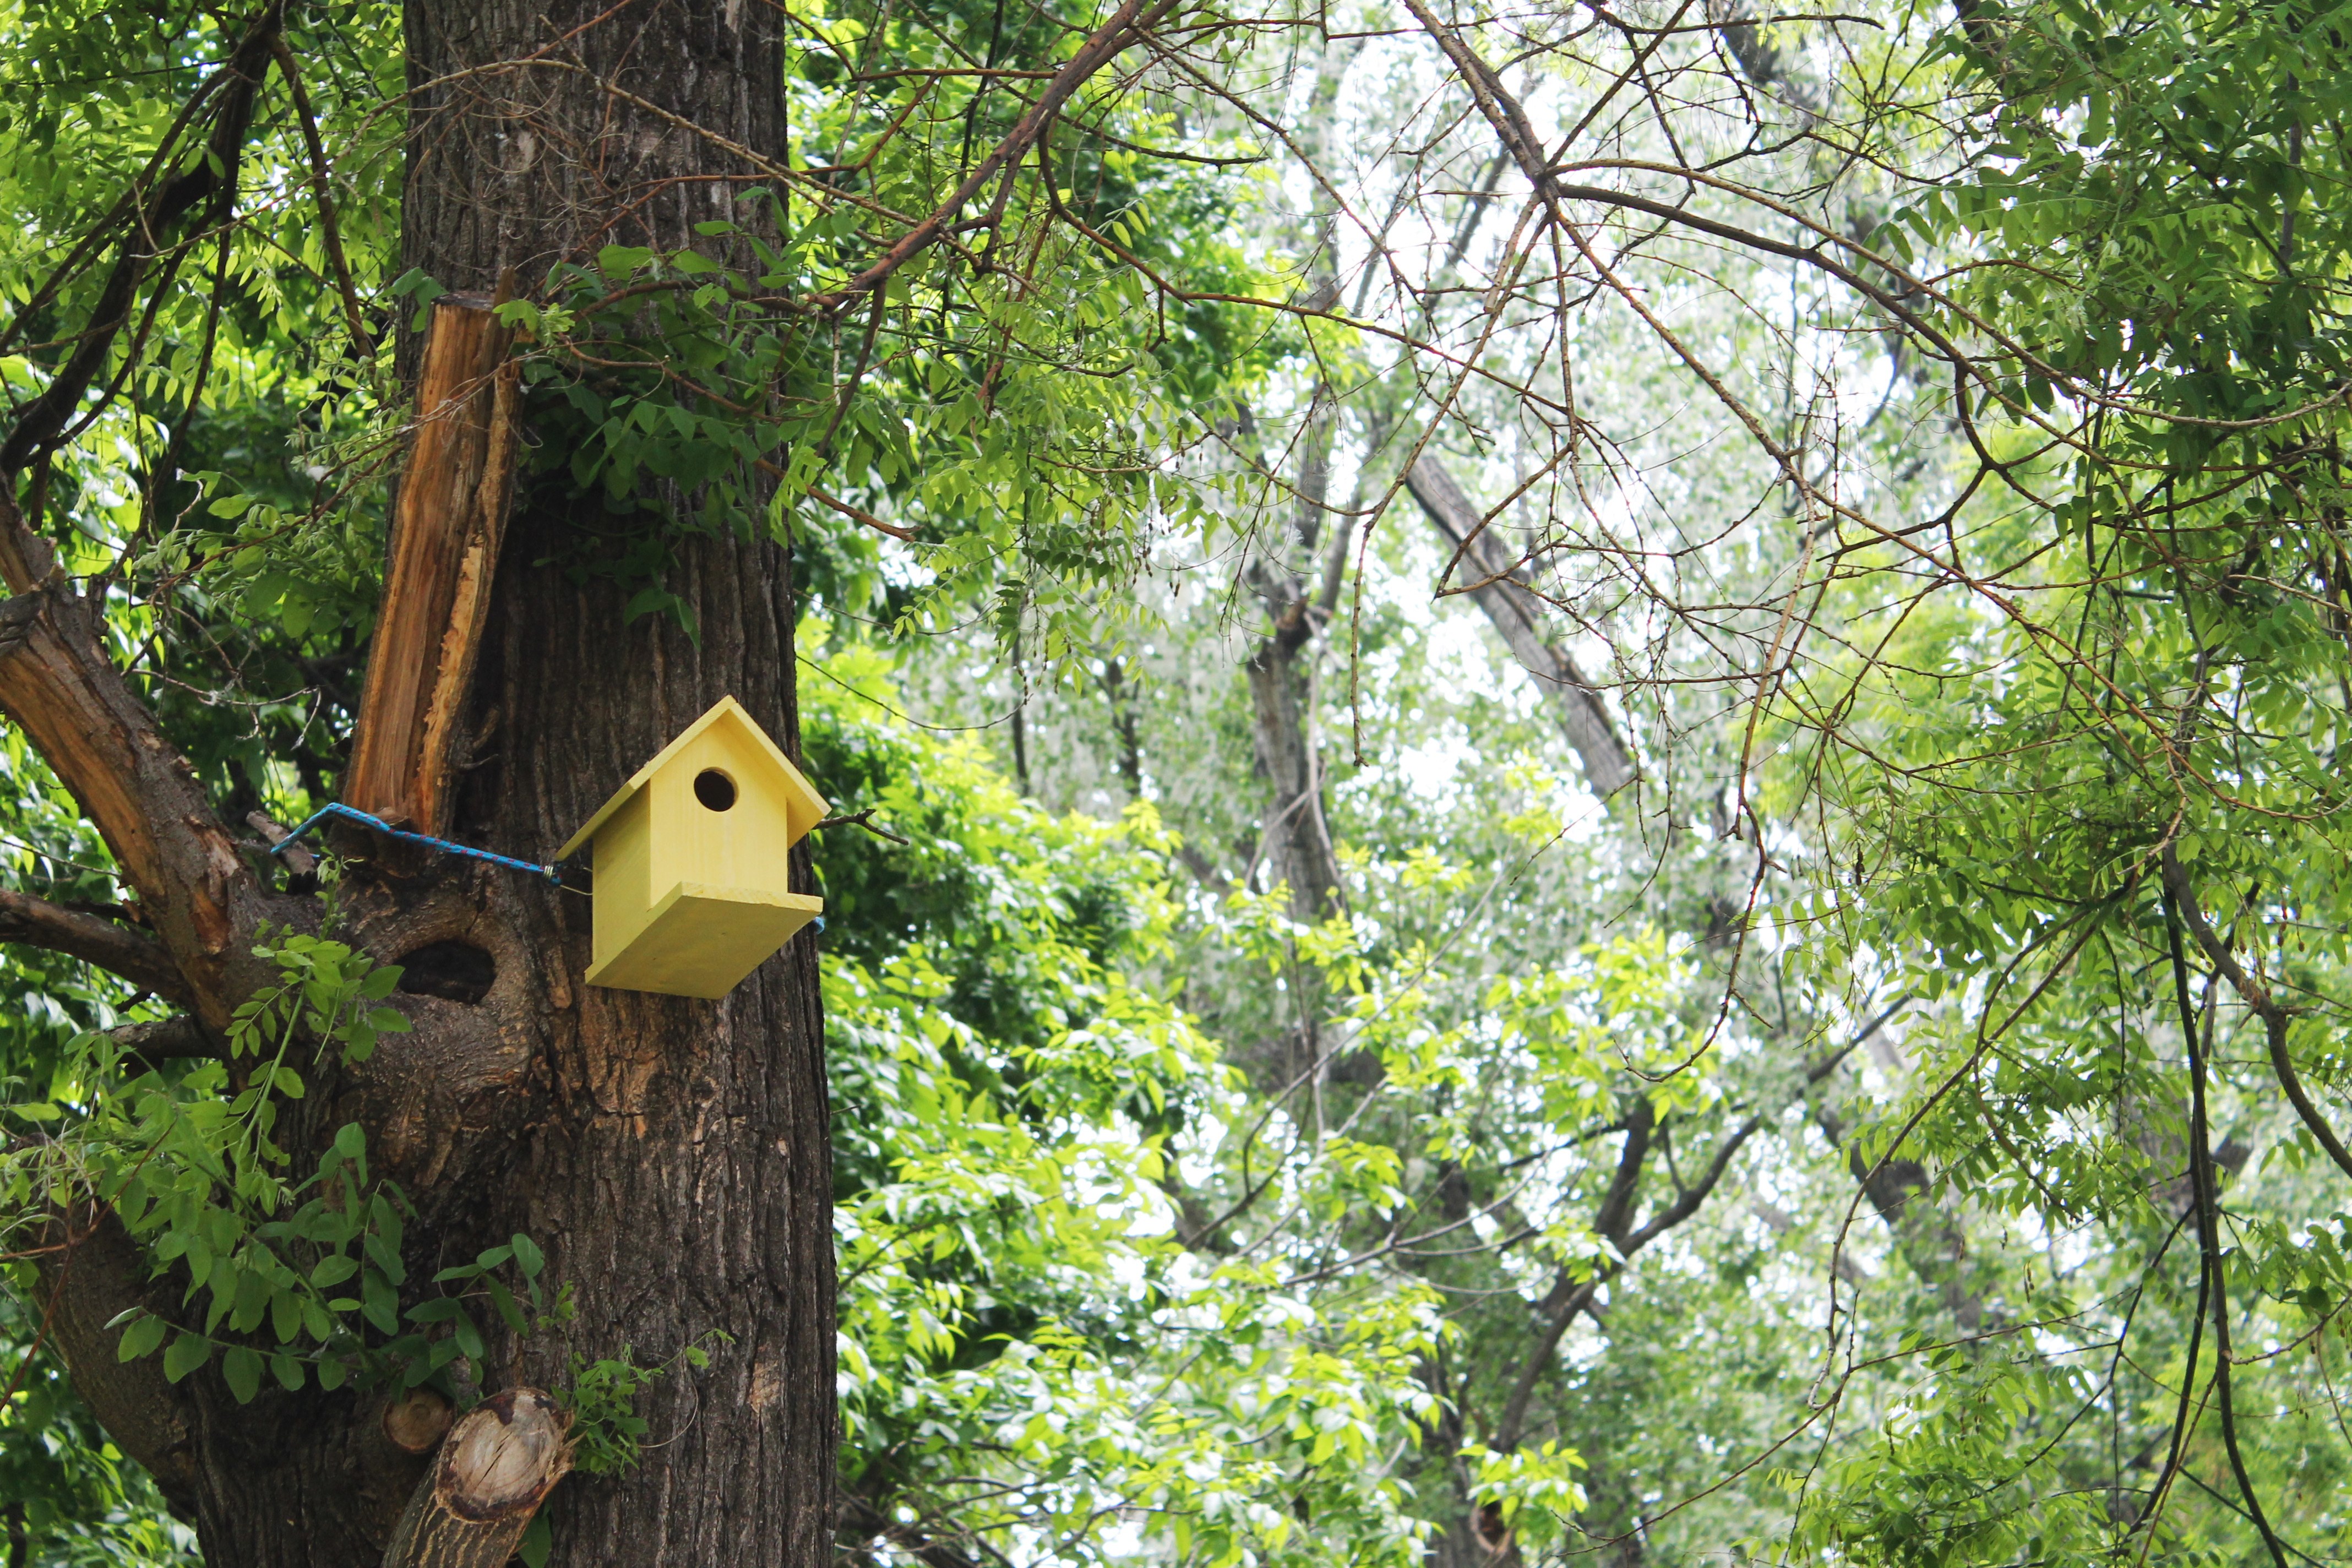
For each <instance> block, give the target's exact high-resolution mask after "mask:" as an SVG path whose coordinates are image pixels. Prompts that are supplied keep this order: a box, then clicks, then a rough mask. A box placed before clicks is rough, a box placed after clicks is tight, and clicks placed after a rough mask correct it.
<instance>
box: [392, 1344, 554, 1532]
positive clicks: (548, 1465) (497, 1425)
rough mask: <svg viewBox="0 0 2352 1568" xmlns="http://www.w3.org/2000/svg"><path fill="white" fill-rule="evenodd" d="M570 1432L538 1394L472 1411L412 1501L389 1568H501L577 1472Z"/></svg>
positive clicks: (516, 1395) (516, 1391)
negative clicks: (568, 1474) (559, 1485)
mask: <svg viewBox="0 0 2352 1568" xmlns="http://www.w3.org/2000/svg"><path fill="white" fill-rule="evenodd" d="M387 1415H389V1412H387ZM563 1433H564V1420H563V1412H562V1409H561V1408H560V1407H558V1406H557V1405H556V1403H555V1401H554V1400H553V1399H552V1398H551V1397H549V1396H548V1395H547V1394H542V1393H541V1392H540V1391H539V1390H538V1389H536V1388H509V1389H508V1390H507V1391H506V1392H505V1393H503V1394H494V1395H492V1396H491V1397H490V1398H489V1399H488V1400H485V1401H484V1402H483V1403H482V1404H480V1405H476V1406H475V1407H474V1408H473V1409H472V1410H470V1411H467V1413H466V1414H465V1415H463V1416H461V1417H460V1418H459V1419H458V1421H457V1425H455V1426H452V1427H450V1428H449V1435H448V1436H447V1437H446V1438H444V1439H443V1440H442V1444H441V1452H440V1455H439V1456H438V1457H437V1458H435V1460H434V1461H433V1468H432V1471H431V1473H429V1474H428V1475H426V1476H425V1479H424V1480H423V1481H421V1482H419V1483H418V1485H417V1488H416V1490H415V1494H414V1495H412V1496H411V1497H410V1498H409V1500H408V1508H407V1510H406V1511H405V1512H404V1513H403V1514H402V1515H401V1516H400V1524H399V1526H398V1527H397V1528H396V1529H395V1530H394V1531H393V1536H392V1544H391V1545H390V1546H388V1547H386V1548H385V1549H384V1553H383V1568H499V1565H500V1564H502V1563H505V1562H506V1561H507V1559H508V1558H509V1557H512V1556H513V1555H514V1552H515V1548H516V1547H517V1546H519V1545H520V1544H521V1542H522V1535H523V1531H525V1530H528V1529H529V1528H530V1521H531V1516H532V1515H534V1514H536V1513H537V1512H538V1511H539V1505H540V1504H541V1502H543V1501H545V1500H546V1499H547V1494H548V1493H549V1492H550V1491H551V1490H553V1489H554V1487H555V1483H556V1482H558V1481H560V1480H562V1479H563V1475H564V1472H565V1471H567V1470H569V1469H570V1468H572V1446H571V1445H570V1444H569V1443H567V1442H565V1441H564V1436H563Z"/></svg>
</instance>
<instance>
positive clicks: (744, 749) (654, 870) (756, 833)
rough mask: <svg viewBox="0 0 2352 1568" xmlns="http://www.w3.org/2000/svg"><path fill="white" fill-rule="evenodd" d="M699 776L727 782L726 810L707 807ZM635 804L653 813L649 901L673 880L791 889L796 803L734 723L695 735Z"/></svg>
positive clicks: (776, 890) (761, 748)
mask: <svg viewBox="0 0 2352 1568" xmlns="http://www.w3.org/2000/svg"><path fill="white" fill-rule="evenodd" d="M704 773H717V774H719V776H720V777H721V778H723V779H724V780H726V782H727V785H728V787H729V788H730V789H731V790H732V791H733V792H734V804H733V805H730V806H729V807H727V808H726V809H725V810H723V811H718V810H713V809H711V807H710V806H709V805H705V804H704V803H703V801H702V799H701V798H700V797H698V795H697V794H696V789H695V785H696V781H697V780H698V779H700V778H701V777H702V775H703V774H704ZM638 802H644V803H646V805H647V806H648V807H649V808H650V810H651V813H652V830H653V832H652V844H651V850H652V859H651V863H650V864H649V865H648V867H647V870H648V871H649V873H650V885H649V886H648V888H647V889H646V890H647V892H648V893H649V894H650V895H651V896H652V897H655V898H659V897H660V896H661V895H662V894H663V893H665V892H667V890H668V889H670V888H671V887H672V886H674V885H676V884H677V883H679V882H700V883H703V884H706V885H708V886H710V887H717V888H741V889H745V890H746V891H751V892H760V893H786V892H790V891H791V890H792V875H791V864H792V861H791V856H792V847H793V842H794V841H795V839H796V838H797V837H798V835H796V834H794V833H793V804H794V803H793V800H792V798H791V797H790V796H789V795H787V794H786V793H785V788H784V783H783V780H782V779H781V778H780V777H778V775H777V772H776V764H775V762H774V760H773V759H772V757H770V756H769V755H768V754H767V752H766V749H765V748H764V746H762V744H761V742H760V741H759V740H758V739H757V738H755V737H753V736H751V735H747V734H745V733H743V731H742V730H741V729H740V728H739V727H738V726H737V725H735V724H733V723H729V722H726V721H721V722H719V723H716V724H713V725H711V726H710V727H709V729H707V730H705V731H702V733H700V734H699V735H697V736H695V737H694V739H693V740H692V741H690V742H688V743H687V744H686V745H685V746H684V747H682V748H681V749H680V750H679V752H678V753H677V755H676V756H674V757H672V758H670V759H669V760H668V762H667V763H664V764H663V766H662V767H661V768H660V769H659V770H658V771H656V773H655V774H654V776H653V777H652V778H651V779H649V780H648V781H646V787H645V788H644V789H642V790H640V791H638V792H637V799H636V800H635V801H632V802H630V803H629V804H630V805H632V806H634V805H637V804H638ZM806 830H807V829H806V826H805V825H803V829H802V831H803V832H805V831H806ZM599 852H600V853H601V852H602V851H601V849H600V851H599Z"/></svg>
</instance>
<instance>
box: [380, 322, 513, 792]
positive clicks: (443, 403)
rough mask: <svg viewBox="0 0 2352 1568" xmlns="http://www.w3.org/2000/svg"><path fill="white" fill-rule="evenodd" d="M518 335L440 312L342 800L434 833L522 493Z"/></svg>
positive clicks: (430, 334) (428, 344) (421, 385)
mask: <svg viewBox="0 0 2352 1568" xmlns="http://www.w3.org/2000/svg"><path fill="white" fill-rule="evenodd" d="M511 336H512V334H510V333H509V331H507V330H506V329H505V328H504V327H501V326H500V325H499V323H498V319H497V317H496V316H495V315H494V314H493V313H492V310H491V308H490V307H489V306H488V305H487V304H485V303H483V302H482V301H480V300H479V299H478V298H477V299H474V300H461V299H457V298H445V299H442V300H438V301H436V303H435V305H434V307H433V319H432V322H431V324H430V326H429V327H428V329H427V331H426V335H425V354H424V367H423V369H422V371H421V372H420V373H419V374H418V376H417V385H416V410H417V419H416V434H415V443H414V445H413V446H412V447H410V450H409V458H408V468H407V471H406V472H405V473H404V475H403V476H402V479H401V483H400V501H399V505H398V506H397V507H396V508H395V509H394V515H393V530H392V563H391V570H390V572H389V574H387V576H386V579H385V583H384V593H383V613H382V615H381V616H380V617H379V618H378V620H377V623H376V632H375V646H374V648H373V650H372V652H371V653H370V655H369V657H368V672H367V687H366V689H365V691H364V692H363V693H362V697H361V700H360V716H359V723H358V726H357V735H356V738H355V739H354V741H353V742H352V765H351V771H350V773H349V775H348V782H347V783H346V784H345V786H344V792H343V802H344V804H345V805H352V806H356V807H358V808H359V809H360V810H362V811H364V812H368V813H371V814H373V815H374V816H381V817H383V819H384V820H386V821H387V822H395V823H400V824H402V825H404V826H411V827H415V828H417V829H420V830H422V831H424V832H426V833H438V832H441V831H442V830H443V829H444V828H446V826H448V820H447V819H448V815H449V793H448V783H449V773H450V763H451V756H450V751H451V745H452V742H454V741H455V739H456V736H457V725H458V721H459V719H460V718H461V717H462V714H463V710H464V706H465V699H466V690H467V686H468V685H469V684H470V683H471V681H472V679H473V674H474V663H475V659H476V657H477V655H478V653H479V652H480V649H481V643H482V625H483V618H484V616H486V615H487V614H488V609H489V603H490V578H491V574H493V573H494V572H495V571H496V569H497V566H498V559H499V545H500V543H502V542H504V540H505V537H506V523H507V511H508V508H509V504H510V502H511V501H512V500H513V493H514V474H515V456H516V448H517V441H518V437H519V434H520V426H519V420H518V413H519V407H520V401H521V391H522V388H521V379H520V370H521V367H520V365H519V364H517V363H515V362H514V361H513V360H511V359H509V357H508V353H507V351H508V347H509V341H510V339H511Z"/></svg>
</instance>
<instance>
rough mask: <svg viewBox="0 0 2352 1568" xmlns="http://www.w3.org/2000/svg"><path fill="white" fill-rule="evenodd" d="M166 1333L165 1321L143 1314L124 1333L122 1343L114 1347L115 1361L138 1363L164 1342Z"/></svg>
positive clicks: (150, 1313) (148, 1313) (146, 1313)
mask: <svg viewBox="0 0 2352 1568" xmlns="http://www.w3.org/2000/svg"><path fill="white" fill-rule="evenodd" d="M164 1332H165V1324H164V1322H163V1319H161V1318H159V1317H156V1316H155V1315H154V1314H153V1313H152V1312H142V1313H141V1314H140V1315H139V1316H138V1317H136V1318H133V1319H132V1320H131V1325H130V1326H129V1327H128V1328H126V1329H124V1330H123V1331H122V1340H121V1343H119V1344H117V1345H116V1346H115V1347H114V1358H115V1360H117V1361H137V1360H138V1359H139V1358H140V1357H141V1356H143V1355H148V1354H151V1353H152V1352H153V1351H154V1349H155V1347H156V1346H157V1345H160V1344H162V1343H163V1335H164Z"/></svg>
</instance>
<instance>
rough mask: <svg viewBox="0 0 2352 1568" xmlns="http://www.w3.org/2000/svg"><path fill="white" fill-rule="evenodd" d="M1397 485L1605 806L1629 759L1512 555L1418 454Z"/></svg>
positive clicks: (1449, 480)
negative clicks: (1454, 555)
mask: <svg viewBox="0 0 2352 1568" xmlns="http://www.w3.org/2000/svg"><path fill="white" fill-rule="evenodd" d="M1405 485H1406V488H1407V489H1411V490H1412V499H1413V500H1416V501H1419V502H1420V503H1421V509H1422V511H1423V513H1424V514H1426V515H1427V517H1428V518H1429V521H1430V524H1431V526H1432V527H1433V528H1434V529H1435V530H1436V531H1437V535H1438V537H1439V538H1440V539H1442V540H1444V542H1445V545H1446V549H1447V551H1448V552H1453V551H1456V550H1459V551H1461V552H1462V561H1461V564H1460V565H1458V566H1457V567H1456V568H1455V569H1454V581H1455V582H1456V583H1460V584H1475V586H1473V587H1472V588H1471V590H1470V597H1471V599H1472V600H1473V601H1475V603H1476V605H1477V606H1478V608H1479V609H1480V610H1482V611H1484V612H1485V613H1486V619H1487V621H1488V623H1489V624H1490V625H1492V626H1494V628H1495V630H1496V633H1498V634H1499V635H1500V636H1501V637H1502V639H1503V643H1504V646H1505V647H1508V648H1509V649H1510V650H1511V657H1512V658H1516V659H1517V660H1518V661H1519V666H1520V668H1523V669H1525V670H1526V671H1527V672H1528V674H1529V675H1531V676H1533V677H1535V681H1536V685H1537V687H1538V689H1540V690H1541V691H1542V692H1543V696H1544V706H1545V707H1547V708H1548V709H1549V710H1551V715H1552V718H1553V719H1554V720H1555V721H1557V722H1558V723H1559V729H1560V733H1561V734H1563V735H1565V736H1567V737H1568V743H1569V744H1570V746H1573V747H1574V748H1575V749H1576V754H1577V756H1578V757H1579V758H1580V759H1581V760H1582V761H1583V763H1584V781H1585V783H1586V784H1590V785H1591V787H1592V793H1593V794H1595V795H1599V796H1601V798H1602V799H1603V800H1606V799H1607V798H1608V797H1609V796H1611V795H1614V794H1616V793H1617V792H1618V791H1619V790H1621V789H1623V788H1624V787H1625V786H1626V785H1627V784H1631V783H1633V777H1634V766H1633V754H1632V753H1631V752H1628V751H1627V750H1626V749H1625V743H1624V742H1622V741H1621V740H1619V739H1618V737H1617V729H1616V726H1615V725H1614V724H1612V723H1611V722H1610V719H1609V710H1608V709H1607V708H1605V707H1603V706H1602V705H1601V694H1600V692H1599V691H1597V690H1595V689H1593V685H1592V683H1591V681H1590V680H1587V679H1585V678H1584V673H1583V671H1581V670H1580V669H1578V668H1576V661H1575V660H1574V659H1572V658H1570V657H1569V656H1568V650H1567V649H1565V648H1563V647H1560V646H1559V644H1558V642H1557V641H1555V640H1554V639H1553V637H1551V636H1550V635H1549V630H1548V628H1547V627H1546V626H1545V613H1546V611H1547V610H1548V609H1549V605H1546V604H1545V603H1544V601H1543V600H1542V599H1541V598H1540V597H1539V596H1538V595H1536V593H1535V592H1534V591H1533V590H1532V589H1530V588H1529V587H1528V585H1527V579H1526V574H1525V572H1524V570H1523V569H1522V567H1521V565H1520V562H1519V558H1518V556H1517V554H1515V553H1514V552H1512V550H1511V548H1510V547H1509V546H1508V545H1507V544H1505V543H1504V542H1502V541H1501V540H1499V539H1497V538H1496V537H1495V531H1494V530H1493V528H1491V527H1487V528H1481V527H1480V526H1479V522H1480V513H1479V510H1478V509H1477V508H1476V507H1475V506H1474V505H1472V504H1471V502H1470V498H1469V497H1468V496H1466V495H1465V494H1464V493H1463V490H1462V487H1461V486H1460V485H1459V484H1457V483H1455V482H1454V476H1453V475H1452V474H1451V473H1450V472H1448V471H1447V470H1446V468H1445V466H1444V464H1443V463H1441V462H1439V461H1438V459H1437V458H1434V457H1432V456H1430V455H1428V454H1427V453H1423V455H1422V457H1421V458H1419V459H1418V460H1417V461H1416V462H1415V463H1414V464H1413V465H1412V468H1410V469H1409V470H1407V472H1406V474H1405ZM1465 540H1468V541H1469V546H1468V548H1467V549H1464V548H1463V541H1465Z"/></svg>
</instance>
